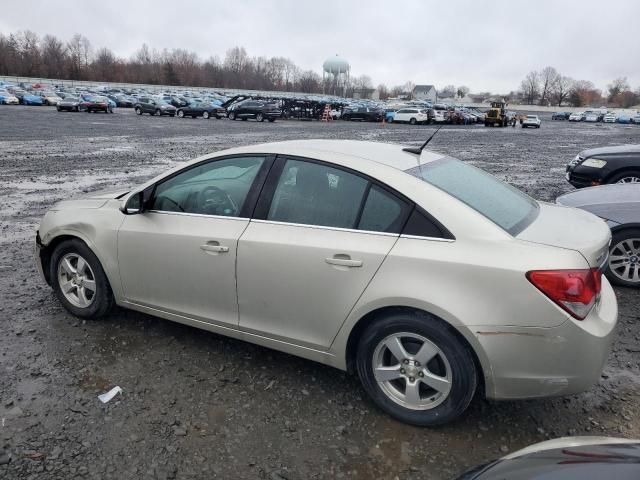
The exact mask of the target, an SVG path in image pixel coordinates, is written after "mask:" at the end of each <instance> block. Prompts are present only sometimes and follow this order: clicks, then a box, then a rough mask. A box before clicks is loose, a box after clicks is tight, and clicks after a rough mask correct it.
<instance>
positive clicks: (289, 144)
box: [233, 140, 444, 171]
mask: <svg viewBox="0 0 640 480" xmlns="http://www.w3.org/2000/svg"><path fill="white" fill-rule="evenodd" d="M403 148H405V145H398V144H395V143H382V142H371V141H360V140H289V141H284V142H273V143H262V144H258V145H251V146H247V147H240V148H237V149H233V151H234V152H237V153H275V154H280V155H294V156H300V157H309V158H316V159H318V160H327V161H330V162H332V163H335V164H337V165H343V166H346V167H349V166H350V163H352V162H350V158H351V159H357V160H359V161H362V160H367V161H369V162H375V163H378V164H381V165H385V166H388V167H392V168H395V169H398V170H401V171H404V170H407V169H409V168H412V167H415V166H416V165H418V157H417V156H416V155H415V154H413V153H409V152H405V151H403V150H402V149H403ZM443 157H444V155H443V154H441V153H437V152H434V151H431V150H423V151H422V155H420V163H421V164H424V163H429V162H432V161H434V160H438V159H440V158H443Z"/></svg>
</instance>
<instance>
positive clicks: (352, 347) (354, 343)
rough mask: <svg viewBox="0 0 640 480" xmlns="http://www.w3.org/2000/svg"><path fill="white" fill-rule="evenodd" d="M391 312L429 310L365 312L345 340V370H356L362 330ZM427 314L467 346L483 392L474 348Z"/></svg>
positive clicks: (404, 310) (410, 310)
mask: <svg viewBox="0 0 640 480" xmlns="http://www.w3.org/2000/svg"><path fill="white" fill-rule="evenodd" d="M392 313H429V312H427V311H425V310H420V309H418V308H412V307H403V306H390V307H383V308H379V309H377V310H373V311H372V312H369V313H367V314H366V315H365V316H364V317H362V318H361V319H360V320H358V322H357V323H356V324H355V326H354V327H353V329H352V330H351V333H350V334H349V339H348V340H347V351H346V363H347V371H348V372H349V373H354V372H355V371H356V355H357V354H358V342H359V340H360V337H361V336H362V334H363V332H364V331H365V330H366V328H367V327H369V325H371V324H372V323H374V322H375V321H376V320H378V319H379V318H382V317H384V316H386V315H389V314H392ZM429 315H432V316H434V317H436V318H437V319H438V320H440V321H441V322H443V323H444V324H445V325H446V326H448V328H449V330H450V331H451V332H452V333H453V334H454V335H455V336H456V337H457V338H458V340H460V342H462V343H464V344H465V345H466V346H467V347H468V348H469V350H470V351H471V353H472V356H473V363H474V364H475V366H476V371H477V372H478V389H477V391H478V392H482V394H484V392H485V384H484V371H483V369H482V364H481V363H480V360H479V359H478V355H477V354H476V351H475V350H474V348H473V347H472V346H471V344H470V343H469V342H468V341H467V339H466V338H464V336H463V335H462V334H461V333H460V332H458V330H456V329H455V328H453V327H452V326H451V325H449V323H447V322H446V321H444V320H442V319H441V318H440V317H438V316H437V315H433V314H432V313H429Z"/></svg>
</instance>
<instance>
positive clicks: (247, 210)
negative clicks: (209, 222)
mask: <svg viewBox="0 0 640 480" xmlns="http://www.w3.org/2000/svg"><path fill="white" fill-rule="evenodd" d="M250 157H259V158H264V161H263V162H262V165H261V166H260V169H259V170H258V173H257V174H256V177H255V178H254V179H253V183H252V184H251V187H249V191H248V192H247V197H246V198H245V200H244V204H243V205H242V210H240V213H239V214H238V215H237V216H236V215H233V216H231V215H229V216H225V215H222V217H224V218H251V216H252V213H253V211H254V209H255V206H256V204H257V202H258V198H259V194H260V192H261V191H262V187H263V185H264V182H265V181H266V179H267V177H268V174H269V171H270V170H271V168H272V166H273V162H274V160H275V155H274V154H267V153H262V154H260V153H244V154H243V153H236V154H232V155H224V156H221V157H209V158H205V159H203V160H202V161H200V162H197V163H194V164H193V165H189V166H188V167H185V168H182V169H180V170H178V171H176V172H173V173H171V174H170V175H167V176H166V177H163V178H162V179H160V180H158V181H157V182H156V183H154V184H153V189H152V191H151V195H150V196H149V199H148V200H147V201H146V203H147V204H153V200H154V199H155V197H156V190H157V189H158V186H159V185H161V184H163V183H164V182H166V181H168V180H171V179H172V178H174V177H176V176H178V175H181V174H183V173H185V172H188V171H189V170H191V169H193V168H197V167H201V166H202V165H206V164H208V163H213V162H218V161H221V160H230V159H232V158H250ZM147 188H148V187H147ZM147 211H149V212H163V213H164V212H166V213H179V214H187V215H201V216H204V217H218V216H219V215H206V214H196V213H190V212H171V211H165V210H155V209H148V210H147Z"/></svg>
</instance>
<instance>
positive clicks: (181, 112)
mask: <svg viewBox="0 0 640 480" xmlns="http://www.w3.org/2000/svg"><path fill="white" fill-rule="evenodd" d="M178 118H184V111H182V110H178Z"/></svg>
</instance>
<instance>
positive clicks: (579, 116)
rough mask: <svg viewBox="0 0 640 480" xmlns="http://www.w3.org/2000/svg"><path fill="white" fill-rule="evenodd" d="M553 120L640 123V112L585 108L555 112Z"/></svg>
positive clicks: (552, 116)
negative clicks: (576, 110)
mask: <svg viewBox="0 0 640 480" xmlns="http://www.w3.org/2000/svg"><path fill="white" fill-rule="evenodd" d="M551 119H552V120H569V121H570V122H587V123H596V122H603V123H635V124H637V125H640V112H635V113H629V112H610V111H605V110H603V109H599V110H585V111H583V112H573V113H571V112H554V113H553V114H552V115H551Z"/></svg>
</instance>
